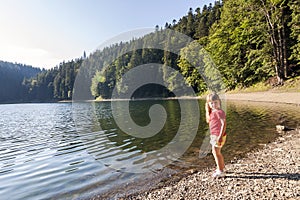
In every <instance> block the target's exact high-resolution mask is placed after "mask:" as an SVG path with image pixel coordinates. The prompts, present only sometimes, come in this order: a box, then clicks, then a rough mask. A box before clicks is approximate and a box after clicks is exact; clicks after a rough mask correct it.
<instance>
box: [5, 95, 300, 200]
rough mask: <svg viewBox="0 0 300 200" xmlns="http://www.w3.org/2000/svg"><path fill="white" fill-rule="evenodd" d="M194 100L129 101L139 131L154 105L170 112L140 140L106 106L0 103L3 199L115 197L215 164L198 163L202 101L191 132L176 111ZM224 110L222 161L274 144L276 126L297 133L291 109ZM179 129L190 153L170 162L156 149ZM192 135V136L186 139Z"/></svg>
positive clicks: (203, 130) (230, 105) (231, 105)
mask: <svg viewBox="0 0 300 200" xmlns="http://www.w3.org/2000/svg"><path fill="white" fill-rule="evenodd" d="M191 101H193V100H182V102H181V103H179V102H178V101H177V100H165V101H162V100H153V101H150V100H148V101H132V102H130V108H129V113H130V117H131V118H132V120H133V121H134V122H135V123H136V124H138V125H139V126H141V127H144V126H147V124H149V123H150V121H151V120H150V117H149V115H148V110H149V108H150V107H151V106H152V105H154V104H160V105H162V106H163V108H164V109H165V113H166V114H167V115H166V116H167V119H166V122H165V123H164V124H163V126H162V129H161V130H160V131H159V132H158V133H157V134H155V135H153V136H152V137H144V138H138V137H134V136H132V135H130V134H127V133H125V132H124V130H122V128H119V126H118V125H117V124H116V121H115V120H114V118H113V114H112V109H111V103H110V102H100V103H76V104H72V103H51V104H3V105H0V113H1V117H0V141H1V146H0V197H1V199H22V200H24V199H30V200H32V199H85V198H89V197H91V196H94V195H97V194H99V195H101V194H102V195H106V196H105V197H111V198H113V197H116V196H117V195H122V194H124V193H126V190H127V189H134V188H138V186H144V187H145V185H146V186H148V185H149V186H151V184H150V182H152V184H154V183H155V181H156V182H157V181H159V180H160V179H161V178H165V179H166V178H168V177H169V175H170V174H173V173H180V172H183V171H185V170H187V169H191V168H195V169H201V168H205V167H211V166H213V158H212V156H211V154H208V155H207V156H202V157H201V158H199V148H200V147H201V148H202V149H203V148H204V149H205V145H204V144H205V142H204V141H205V140H206V134H207V129H208V127H207V125H206V123H205V121H204V109H203V108H204V102H203V101H201V100H199V105H200V106H199V109H200V111H199V113H200V120H199V124H198V122H197V124H198V125H199V126H198V127H196V130H193V129H194V128H195V127H194V126H195V123H194V122H193V120H192V119H193V117H195V116H187V117H189V118H190V119H189V120H188V122H186V123H185V124H184V125H182V124H181V123H180V121H181V120H182V116H185V115H183V114H182V108H181V107H180V106H182V105H184V106H186V107H184V109H188V108H189V105H190V104H191ZM119 105H121V106H122V102H119ZM225 107H226V113H227V133H228V140H227V143H226V145H225V146H224V148H223V152H224V157H225V159H226V160H227V161H229V160H232V159H235V158H240V157H241V156H243V155H244V154H245V153H246V152H248V151H250V150H252V149H255V148H257V147H260V146H261V144H265V143H268V142H271V141H273V140H274V139H275V138H276V137H277V136H278V133H277V132H276V130H275V126H276V125H277V124H284V125H286V126H289V127H292V128H295V127H297V126H298V122H299V121H300V113H299V106H296V105H284V104H272V103H250V102H227V103H226V105H225ZM188 113H190V112H188ZM127 121H128V119H126V118H124V122H126V123H127ZM156 123H159V122H156ZM157 126H160V125H157ZM179 127H181V129H182V133H185V134H184V136H185V137H184V136H183V137H181V138H180V139H178V141H181V142H184V141H190V142H191V144H189V143H182V144H184V145H188V149H184V148H183V147H182V148H183V150H184V154H183V155H178V157H176V156H174V155H172V156H170V157H172V158H167V157H168V156H169V155H168V156H165V155H163V154H164V152H162V151H160V150H161V149H163V148H164V147H165V146H168V145H169V146H170V144H172V143H176V142H174V141H173V138H176V133H177V129H178V128H179ZM154 128H156V126H155V127H154ZM193 131H196V134H195V138H193V135H191V136H189V137H187V134H188V133H189V132H193ZM184 145H183V146H184ZM177 147H178V146H177ZM178 148H179V147H178ZM180 148H181V147H180ZM206 153H207V152H206ZM166 160H167V161H170V160H171V161H172V162H171V163H170V164H168V163H167V162H166ZM162 163H163V164H162ZM165 165H167V166H165ZM143 170H146V171H143ZM147 170H148V171H147ZM136 172H138V173H136ZM140 172H147V173H140ZM124 188H126V189H124Z"/></svg>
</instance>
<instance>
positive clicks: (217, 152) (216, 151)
mask: <svg viewBox="0 0 300 200" xmlns="http://www.w3.org/2000/svg"><path fill="white" fill-rule="evenodd" d="M212 153H213V155H214V158H215V162H216V164H217V169H219V170H221V171H223V170H224V167H225V164H224V157H223V155H222V153H221V148H219V147H212Z"/></svg>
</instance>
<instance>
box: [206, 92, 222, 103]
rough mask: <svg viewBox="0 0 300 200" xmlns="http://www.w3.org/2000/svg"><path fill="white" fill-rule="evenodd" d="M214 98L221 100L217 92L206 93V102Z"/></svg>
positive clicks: (214, 99)
mask: <svg viewBox="0 0 300 200" xmlns="http://www.w3.org/2000/svg"><path fill="white" fill-rule="evenodd" d="M216 100H219V101H220V102H221V99H220V97H219V95H218V94H217V93H211V94H209V95H207V97H206V101H207V102H209V101H216Z"/></svg>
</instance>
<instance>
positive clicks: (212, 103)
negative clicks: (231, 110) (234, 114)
mask: <svg viewBox="0 0 300 200" xmlns="http://www.w3.org/2000/svg"><path fill="white" fill-rule="evenodd" d="M208 105H209V107H210V108H211V109H219V108H220V101H219V100H215V101H209V102H208Z"/></svg>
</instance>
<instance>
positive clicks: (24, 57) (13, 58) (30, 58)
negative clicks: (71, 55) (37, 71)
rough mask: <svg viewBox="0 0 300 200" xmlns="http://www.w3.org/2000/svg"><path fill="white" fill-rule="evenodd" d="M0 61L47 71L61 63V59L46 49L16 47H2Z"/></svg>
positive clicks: (0, 48)
mask: <svg viewBox="0 0 300 200" xmlns="http://www.w3.org/2000/svg"><path fill="white" fill-rule="evenodd" d="M0 59H1V60H4V61H8V62H17V63H22V64H27V65H32V66H34V67H41V68H47V69H49V68H52V67H55V66H56V65H58V64H59V62H61V59H60V58H57V57H55V56H54V55H53V54H51V53H50V52H49V51H47V50H45V49H41V48H31V47H24V46H14V45H1V47H0Z"/></svg>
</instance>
